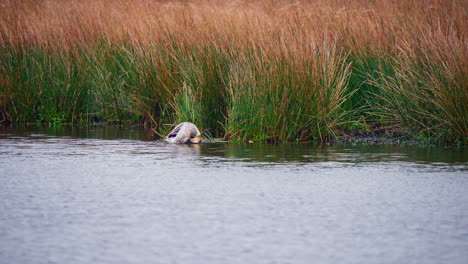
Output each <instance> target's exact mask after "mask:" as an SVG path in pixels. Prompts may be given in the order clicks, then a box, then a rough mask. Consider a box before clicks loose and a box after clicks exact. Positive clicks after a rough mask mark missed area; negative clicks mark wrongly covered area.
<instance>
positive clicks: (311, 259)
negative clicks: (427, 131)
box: [0, 127, 468, 263]
mask: <svg viewBox="0 0 468 264" xmlns="http://www.w3.org/2000/svg"><path fill="white" fill-rule="evenodd" d="M151 136H152V131H151V130H145V129H143V128H140V127H126V128H117V127H87V128H69V127H62V128H59V127H53V128H0V201H1V202H0V212H1V214H0V263H466V259H468V251H467V250H466V248H468V232H467V230H468V192H467V191H466V190H467V189H468V175H467V170H468V157H467V154H466V149H460V148H441V147H431V148H427V147H417V146H395V145H393V146H392V145H332V146H326V145H311V144H280V145H269V144H234V143H205V144H200V145H172V144H166V143H164V142H161V141H153V140H151Z"/></svg>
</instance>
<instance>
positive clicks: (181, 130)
mask: <svg viewBox="0 0 468 264" xmlns="http://www.w3.org/2000/svg"><path fill="white" fill-rule="evenodd" d="M164 140H165V141H166V142H169V143H176V144H198V143H200V142H201V134H200V131H199V130H198V128H197V126H196V125H194V124H192V123H190V122H183V123H180V124H178V125H177V126H176V127H175V128H174V129H172V131H171V133H169V134H168V135H167V136H166V137H165V138H164Z"/></svg>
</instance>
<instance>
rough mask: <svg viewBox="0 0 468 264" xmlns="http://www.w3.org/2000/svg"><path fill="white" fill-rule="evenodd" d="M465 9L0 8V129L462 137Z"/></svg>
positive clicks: (243, 5) (324, 5)
mask: <svg viewBox="0 0 468 264" xmlns="http://www.w3.org/2000/svg"><path fill="white" fill-rule="evenodd" d="M467 8H468V6H467V3H466V1H463V0H449V1H442V0H425V1H405V0H396V1H365V0H351V1H340V0H335V1H325V0H316V1H286V0H285V1H247V0H246V1H208V0H193V1H150V0H117V1H110V0H102V1H91V0H81V1H58V0H55V1H54V0H51V1H36V0H27V1H14V0H1V1H0V61H1V66H0V89H1V90H0V113H1V115H0V117H2V119H3V122H6V121H13V122H16V123H25V122H47V123H58V122H72V123H76V122H89V121H93V122H94V121H96V120H104V121H108V122H115V121H116V122H140V123H144V124H146V125H149V126H152V127H154V128H155V130H156V131H158V133H160V134H164V133H165V132H167V130H168V129H169V128H170V127H169V126H164V124H173V123H176V122H179V121H192V122H194V123H196V124H197V125H199V126H200V127H201V128H202V129H203V130H205V131H206V132H207V133H208V134H210V135H212V136H218V137H225V138H229V139H231V140H253V141H269V142H278V141H294V140H319V141H325V140H328V139H330V138H333V137H336V136H340V135H349V134H352V133H353V131H354V128H355V127H356V126H358V127H365V128H366V130H373V129H379V130H382V129H387V130H388V131H390V130H391V131H395V130H397V131H399V132H405V133H410V134H412V135H415V136H417V137H419V138H421V139H429V140H431V141H437V142H442V141H448V142H464V143H467V137H468V132H467V131H468V128H467V125H466V124H467V119H468V118H467V113H468V110H467V107H468V106H467V105H468V99H467V94H468V93H467V82H468V81H467V79H468V78H467V69H468V67H467V61H468V58H467V54H468V53H467V45H466V39H465V34H466V28H468V27H467V21H468V19H467V15H466V9H467Z"/></svg>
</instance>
